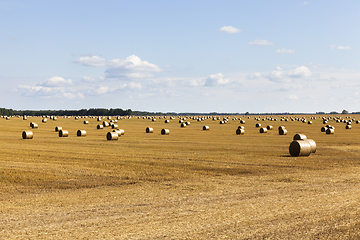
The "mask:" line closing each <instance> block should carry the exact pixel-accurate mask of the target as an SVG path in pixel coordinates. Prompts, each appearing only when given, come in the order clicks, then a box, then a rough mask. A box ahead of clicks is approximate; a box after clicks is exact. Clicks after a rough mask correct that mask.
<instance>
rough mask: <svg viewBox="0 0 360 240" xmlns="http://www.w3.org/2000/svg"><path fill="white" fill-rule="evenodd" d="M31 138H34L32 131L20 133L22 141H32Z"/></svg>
mask: <svg viewBox="0 0 360 240" xmlns="http://www.w3.org/2000/svg"><path fill="white" fill-rule="evenodd" d="M33 137H34V134H33V132H32V131H23V132H22V138H23V139H32V138H33Z"/></svg>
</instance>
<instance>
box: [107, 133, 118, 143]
mask: <svg viewBox="0 0 360 240" xmlns="http://www.w3.org/2000/svg"><path fill="white" fill-rule="evenodd" d="M106 139H107V140H109V141H112V140H118V139H119V134H118V133H117V132H108V133H107V134H106Z"/></svg>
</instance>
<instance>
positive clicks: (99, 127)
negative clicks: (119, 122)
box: [96, 124, 104, 129]
mask: <svg viewBox="0 0 360 240" xmlns="http://www.w3.org/2000/svg"><path fill="white" fill-rule="evenodd" d="M96 128H97V129H103V128H104V126H103V125H100V124H98V125H97V126H96Z"/></svg>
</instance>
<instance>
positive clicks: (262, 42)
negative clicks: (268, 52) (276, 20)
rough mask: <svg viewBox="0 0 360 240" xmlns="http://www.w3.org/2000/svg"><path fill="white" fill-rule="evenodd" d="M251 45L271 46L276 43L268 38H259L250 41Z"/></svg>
mask: <svg viewBox="0 0 360 240" xmlns="http://www.w3.org/2000/svg"><path fill="white" fill-rule="evenodd" d="M249 44H250V45H259V46H261V45H262V46H271V45H275V44H274V43H273V42H270V41H268V40H264V39H260V38H257V39H255V40H254V41H252V42H249Z"/></svg>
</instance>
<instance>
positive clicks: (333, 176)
mask: <svg viewBox="0 0 360 240" xmlns="http://www.w3.org/2000/svg"><path fill="white" fill-rule="evenodd" d="M352 117H355V118H357V119H359V116H352ZM277 118H278V119H279V117H277ZM230 119H231V118H230ZM88 120H89V124H87V125H84V124H83V120H81V119H79V120H75V119H74V118H70V119H64V118H58V120H57V121H52V120H50V119H49V121H48V122H47V123H41V118H28V120H26V121H24V120H22V118H12V119H11V120H7V121H6V120H5V119H0V141H1V145H0V152H1V153H0V154H1V155H0V156H1V159H0V239H50V238H51V239H61V238H63V239H69V238H70V239H71V238H87V239H90V238H91V239H93V238H102V239H103V238H107V239H111V238H115V239H208V238H213V239H221V238H225V239H263V238H266V239H267V238H272V239H284V238H285V239H287V238H289V239H319V238H320V239H356V238H360V217H359V216H360V208H359V207H358V206H359V201H358V199H359V197H360V188H359V187H360V175H359V170H360V158H359V154H360V139H359V137H358V136H359V134H360V125H357V124H353V129H351V130H346V129H345V124H344V123H335V121H330V122H329V123H330V124H332V125H334V126H335V127H336V129H335V134H334V135H326V134H325V133H321V132H320V128H321V127H322V126H323V124H322V120H320V119H319V118H318V119H317V120H312V121H313V124H312V125H308V124H305V123H302V122H298V121H294V122H292V121H289V122H280V121H277V122H273V121H272V122H269V121H265V122H263V121H261V123H263V125H267V124H270V123H271V125H273V126H274V130H270V131H268V133H266V134H260V133H259V132H258V128H255V123H256V121H255V120H254V119H253V118H252V119H246V124H240V123H239V121H238V120H236V121H232V120H229V122H228V123H227V124H221V125H220V124H219V121H212V120H211V119H209V120H205V121H204V122H205V124H206V125H209V126H210V130H209V131H203V130H202V126H203V125H204V122H197V121H193V120H191V125H190V126H187V127H186V128H181V127H180V124H179V123H178V121H177V120H172V121H170V123H164V121H156V122H151V120H144V119H137V118H132V119H130V120H129V119H123V120H119V121H118V125H119V128H122V129H124V130H125V135H123V136H121V137H119V140H118V141H107V140H106V133H107V131H108V129H106V128H105V129H102V130H97V129H96V125H97V124H98V122H97V121H96V119H88ZM30 121H33V122H36V123H38V124H39V128H38V129H33V132H34V139H31V140H23V139H22V138H21V132H22V131H23V130H28V129H30V127H29V122H30ZM239 125H244V126H245V135H236V134H235V131H236V129H237V127H238V126H239ZM280 125H283V126H285V127H286V129H287V130H288V135H285V136H280V135H278V132H277V127H278V126H280ZM55 126H62V127H63V129H65V130H68V131H69V137H68V138H59V137H58V133H57V132H55V131H54V129H55ZM147 126H150V127H153V128H154V133H151V134H147V133H145V128H146V127H147ZM164 127H166V128H168V129H170V135H167V136H163V135H161V134H160V131H161V129H162V128H164ZM78 129H84V130H86V131H87V136H86V137H77V136H76V131H77V130H78ZM295 133H304V134H305V135H307V136H308V138H311V139H314V140H315V141H316V143H317V152H316V153H315V154H311V155H310V156H309V157H299V158H295V157H291V156H290V155H289V152H288V147H289V144H290V142H291V141H292V137H293V135H294V134H295Z"/></svg>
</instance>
